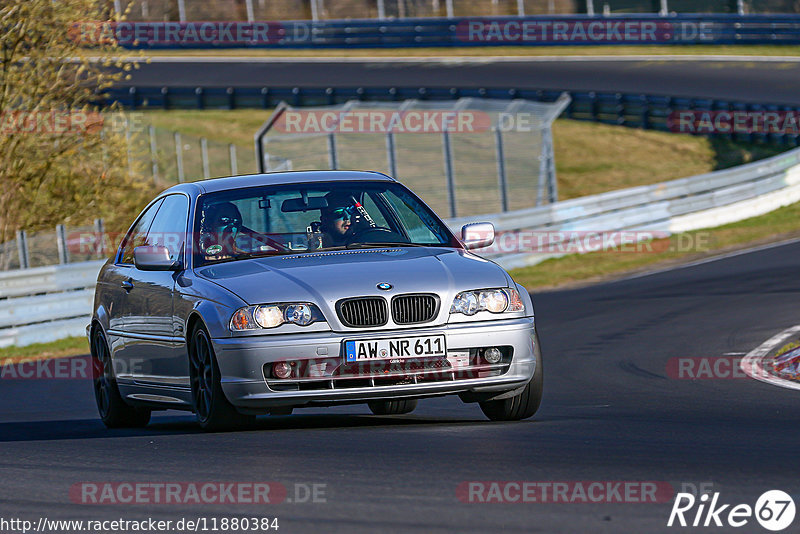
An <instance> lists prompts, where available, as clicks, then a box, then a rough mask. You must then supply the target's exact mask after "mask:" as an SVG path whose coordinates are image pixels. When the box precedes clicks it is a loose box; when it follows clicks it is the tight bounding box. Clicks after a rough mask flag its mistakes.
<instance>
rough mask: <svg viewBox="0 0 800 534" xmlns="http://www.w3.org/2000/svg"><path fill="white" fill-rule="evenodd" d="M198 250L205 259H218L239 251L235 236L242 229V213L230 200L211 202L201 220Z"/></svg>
mask: <svg viewBox="0 0 800 534" xmlns="http://www.w3.org/2000/svg"><path fill="white" fill-rule="evenodd" d="M201 228H202V230H201V235H200V250H201V252H202V253H203V255H205V256H206V258H207V259H219V258H223V257H227V256H233V255H235V254H238V253H240V252H241V250H239V249H238V247H237V246H236V237H237V236H238V235H239V233H240V232H241V230H242V214H241V213H240V212H239V208H237V207H236V205H235V204H233V203H232V202H221V203H219V204H212V205H211V206H209V207H208V208H206V210H205V213H204V214H203V219H202V221H201Z"/></svg>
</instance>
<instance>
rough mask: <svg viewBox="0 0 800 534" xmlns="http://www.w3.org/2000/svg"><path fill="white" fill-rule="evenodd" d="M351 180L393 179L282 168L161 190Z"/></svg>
mask: <svg viewBox="0 0 800 534" xmlns="http://www.w3.org/2000/svg"><path fill="white" fill-rule="evenodd" d="M353 180H358V181H360V180H369V181H384V182H396V181H397V180H395V179H394V178H390V177H389V176H386V175H385V174H382V173H380V172H374V171H286V172H270V173H266V174H248V175H245V176H230V177H225V178H212V179H210V180H201V181H198V182H190V183H185V184H178V185H176V186H173V187H170V188H169V189H167V190H166V191H164V192H163V193H162V195H164V194H168V193H178V192H184V193H188V194H190V195H191V194H194V195H202V194H205V193H215V192H217V191H228V190H231V189H242V188H246V187H258V186H262V185H286V184H300V183H307V182H336V181H353Z"/></svg>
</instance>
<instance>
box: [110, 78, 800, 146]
mask: <svg viewBox="0 0 800 534" xmlns="http://www.w3.org/2000/svg"><path fill="white" fill-rule="evenodd" d="M564 93H567V94H568V95H569V96H570V97H571V99H572V101H571V102H570V104H569V106H567V108H566V110H565V111H564V116H565V117H566V118H570V119H575V120H586V121H594V122H602V123H605V124H616V125H620V126H629V127H633V128H644V129H648V130H659V131H673V125H672V123H671V116H672V114H673V113H675V112H678V111H709V112H719V111H747V112H759V111H778V112H789V113H795V114H798V115H800V107H797V106H787V105H780V104H769V103H745V102H734V101H728V100H721V99H709V98H686V97H675V96H662V95H646V94H637V93H609V92H577V91H560V90H559V91H556V90H537V89H519V88H514V87H493V88H492V87H484V88H470V89H465V88H455V87H452V88H448V87H350V88H332V87H327V88H325V87H318V88H302V87H261V88H259V87H248V88H234V87H216V88H214V87H198V88H191V87H185V88H176V87H129V88H119V87H118V88H114V89H111V90H110V91H108V99H109V100H111V101H116V102H119V103H120V104H121V105H123V106H125V107H127V108H130V109H153V108H158V109H205V108H209V109H210V108H217V109H218V108H225V109H237V108H262V109H272V108H274V107H276V106H277V105H278V104H279V103H280V102H282V101H285V102H287V103H288V104H290V105H292V106H294V107H301V106H330V105H336V104H343V103H346V102H348V101H350V100H360V101H383V102H396V101H401V100H407V99H417V100H448V99H452V100H457V99H459V98H465V97H473V98H492V99H509V100H510V99H515V98H521V99H526V100H533V101H538V102H555V101H556V100H557V99H558V98H559V96H560V95H562V94H564ZM698 135H713V136H719V137H724V138H732V139H736V140H739V141H747V142H769V143H776V144H782V145H785V146H798V144H800V136H798V135H795V134H792V133H764V132H757V131H754V132H752V133H713V134H705V133H701V134H698Z"/></svg>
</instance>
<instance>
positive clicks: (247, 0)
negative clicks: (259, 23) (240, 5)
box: [245, 0, 256, 22]
mask: <svg viewBox="0 0 800 534" xmlns="http://www.w3.org/2000/svg"><path fill="white" fill-rule="evenodd" d="M245 4H246V5H247V22H253V21H254V20H255V19H256V16H255V13H254V12H253V0H245Z"/></svg>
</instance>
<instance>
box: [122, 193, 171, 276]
mask: <svg viewBox="0 0 800 534" xmlns="http://www.w3.org/2000/svg"><path fill="white" fill-rule="evenodd" d="M163 201H164V200H163V199H161V200H159V201H158V202H155V203H154V204H153V205H152V206H150V207H149V208H147V211H145V212H144V213H143V214H142V216H141V217H139V220H138V221H136V224H135V225H134V226H133V228H131V230H130V232H128V235H126V236H125V240H124V241H123V242H122V254H121V255H120V260H119V262H120V263H126V264H130V265H133V249H135V248H136V247H138V246H141V245H144V244H146V243H147V232H148V230H150V225H151V224H152V223H153V219H154V218H155V216H156V212H158V208H159V207H161V203H162V202H163Z"/></svg>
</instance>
